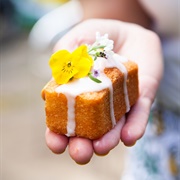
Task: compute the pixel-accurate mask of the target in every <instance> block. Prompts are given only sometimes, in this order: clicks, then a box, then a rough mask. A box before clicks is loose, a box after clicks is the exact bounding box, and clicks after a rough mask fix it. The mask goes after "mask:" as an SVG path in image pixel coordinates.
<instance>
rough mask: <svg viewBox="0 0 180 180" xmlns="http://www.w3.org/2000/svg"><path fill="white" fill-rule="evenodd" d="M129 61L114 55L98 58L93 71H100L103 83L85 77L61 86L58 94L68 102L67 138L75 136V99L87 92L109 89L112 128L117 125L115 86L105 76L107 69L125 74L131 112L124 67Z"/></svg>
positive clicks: (127, 102) (125, 91) (100, 78)
mask: <svg viewBox="0 0 180 180" xmlns="http://www.w3.org/2000/svg"><path fill="white" fill-rule="evenodd" d="M126 61H127V59H126V58H124V57H122V56H119V55H117V54H113V55H112V56H110V57H108V59H105V58H101V57H98V58H97V59H96V61H94V65H93V70H98V71H100V74H99V76H98V79H99V80H101V81H102V83H96V82H94V81H92V80H91V79H90V78H89V77H84V78H81V79H74V80H72V81H71V82H69V83H67V84H63V85H60V86H58V87H57V88H56V90H55V91H56V92H57V93H63V94H64V95H65V96H66V98H67V102H68V112H67V117H68V121H67V134H66V135H67V136H73V135H75V127H76V124H75V99H76V96H78V95H80V94H82V93H86V92H94V91H101V90H103V89H105V88H109V91H110V113H111V120H112V126H115V125H116V119H115V116H114V105H113V86H112V82H111V80H110V79H109V78H108V77H107V76H106V75H105V74H104V69H105V68H112V67H117V68H118V69H119V70H120V71H121V72H122V73H123V74H124V85H123V86H124V94H125V102H126V112H127V111H129V108H130V107H129V98H128V92H127V85H126V80H127V70H126V67H125V66H124V65H123V62H126Z"/></svg>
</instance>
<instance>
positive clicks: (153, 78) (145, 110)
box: [46, 19, 163, 164]
mask: <svg viewBox="0 0 180 180" xmlns="http://www.w3.org/2000/svg"><path fill="white" fill-rule="evenodd" d="M96 32H100V33H101V35H104V34H105V33H108V34H109V38H110V39H112V40H113V41H114V51H115V52H116V53H118V54H121V55H124V56H126V57H128V58H129V59H130V60H132V61H135V62H136V63H137V64H138V68H139V92H140V94H139V98H138V100H137V102H136V104H135V105H134V106H133V107H132V108H131V110H130V111H129V112H128V113H127V114H126V115H125V116H124V117H123V118H122V119H121V120H120V121H119V122H118V123H117V125H116V126H115V127H114V128H113V129H112V130H111V131H109V132H108V133H107V134H105V135H104V136H103V137H102V138H100V139H98V140H94V141H92V140H89V139H85V138H79V137H70V138H68V137H66V136H64V135H57V134H55V133H53V132H51V131H50V130H49V129H48V128H47V130H46V143H47V146H48V147H49V148H50V149H51V150H52V151H53V152H54V153H57V154H60V153H63V152H64V151H65V149H66V147H67V146H69V154H70V156H71V157H72V159H74V160H75V161H76V162H77V163H80V164H86V163H88V162H89V161H90V159H91V157H92V156H93V153H96V154H99V155H105V154H107V153H108V152H109V151H110V150H111V149H113V148H114V147H115V146H116V145H117V144H118V143H119V141H120V140H121V141H122V142H123V143H124V144H125V145H126V146H132V145H133V144H135V142H136V141H137V140H138V139H139V138H141V137H142V136H143V134H144V131H145V129H146V125H147V121H148V116H149V112H150V108H151V105H152V103H153V101H154V98H155V95H156V91H157V89H158V85H159V82H160V79H161V77H162V71H163V65H162V56H161V45H160V41H159V38H158V37H157V35H156V34H155V33H153V32H151V31H149V30H146V29H144V28H142V27H140V26H137V25H135V24H130V23H124V22H120V21H116V20H102V19H92V20H87V21H84V22H82V23H80V24H79V25H77V26H76V27H74V28H73V29H72V30H71V31H69V32H68V33H67V34H66V35H65V36H64V37H63V38H62V39H60V41H59V42H58V43H57V45H56V47H55V51H56V50H59V49H68V50H70V51H72V50H74V49H75V48H76V47H77V46H79V45H80V44H92V43H93V42H94V41H95V33H96Z"/></svg>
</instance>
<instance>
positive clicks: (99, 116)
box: [42, 61, 139, 139]
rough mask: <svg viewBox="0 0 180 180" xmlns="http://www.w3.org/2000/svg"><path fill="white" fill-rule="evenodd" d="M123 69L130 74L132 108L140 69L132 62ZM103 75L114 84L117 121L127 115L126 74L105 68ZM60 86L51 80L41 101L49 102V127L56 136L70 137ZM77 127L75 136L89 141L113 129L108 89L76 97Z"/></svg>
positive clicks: (47, 114)
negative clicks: (57, 89) (67, 135)
mask: <svg viewBox="0 0 180 180" xmlns="http://www.w3.org/2000/svg"><path fill="white" fill-rule="evenodd" d="M124 66H125V67H126V69H127V71H128V78H127V82H126V83H127V89H128V97H129V102H130V106H132V105H133V104H135V102H136V100H137V98H138V94H139V92H138V67H137V65H136V64H135V63H134V62H132V61H128V62H126V63H124ZM104 72H105V74H106V75H107V76H108V77H109V78H110V79H111V81H112V84H113V103H114V114H115V119H116V122H118V121H119V120H120V119H121V117H122V116H123V115H124V114H125V113H126V103H125V96H124V89H123V88H124V87H123V82H124V75H123V73H122V72H120V71H119V70H118V69H117V68H106V69H105V70H104ZM58 86H59V85H58V84H56V82H55V81H54V80H51V81H49V82H48V84H47V85H46V86H45V87H44V89H43V90H42V98H43V99H44V100H45V102H46V103H45V110H46V124H47V126H48V127H49V129H50V130H52V131H53V132H55V133H58V134H67V119H68V118H67V110H68V106H67V99H66V96H65V95H64V94H62V93H60V94H58V93H56V92H55V89H56V87H58ZM75 124H76V127H75V136H79V137H85V138H89V139H97V138H100V137H101V136H102V135H103V134H105V133H107V132H108V131H109V130H110V129H112V121H111V116H110V92H109V89H108V88H107V89H104V90H101V91H98V92H89V93H83V94H80V95H79V96H77V97H76V103H75Z"/></svg>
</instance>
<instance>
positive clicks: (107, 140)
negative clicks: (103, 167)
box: [93, 117, 125, 155]
mask: <svg viewBox="0 0 180 180" xmlns="http://www.w3.org/2000/svg"><path fill="white" fill-rule="evenodd" d="M124 122H125V117H123V118H122V119H121V120H120V121H119V122H118V123H117V124H116V126H115V127H114V128H113V129H112V130H110V131H109V132H108V133H106V134H105V135H104V136H103V137H102V138H100V139H98V140H95V141H94V142H93V147H94V151H95V153H96V154H98V155H106V154H108V153H109V151H110V150H112V149H113V148H114V147H115V146H117V145H118V143H119V140H120V132H121V129H122V127H123V125H124Z"/></svg>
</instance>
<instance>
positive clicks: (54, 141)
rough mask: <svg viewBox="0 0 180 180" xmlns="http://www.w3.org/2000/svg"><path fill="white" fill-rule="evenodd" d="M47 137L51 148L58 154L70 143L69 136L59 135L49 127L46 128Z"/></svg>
mask: <svg viewBox="0 0 180 180" xmlns="http://www.w3.org/2000/svg"><path fill="white" fill-rule="evenodd" d="M45 139H46V144H47V146H48V147H49V149H50V150H51V151H52V152H54V153H56V154H61V153H63V152H64V151H65V149H66V147H67V145H68V138H67V137H66V136H64V135H58V134H56V133H54V132H52V131H50V130H49V128H47V129H46V133H45Z"/></svg>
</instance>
